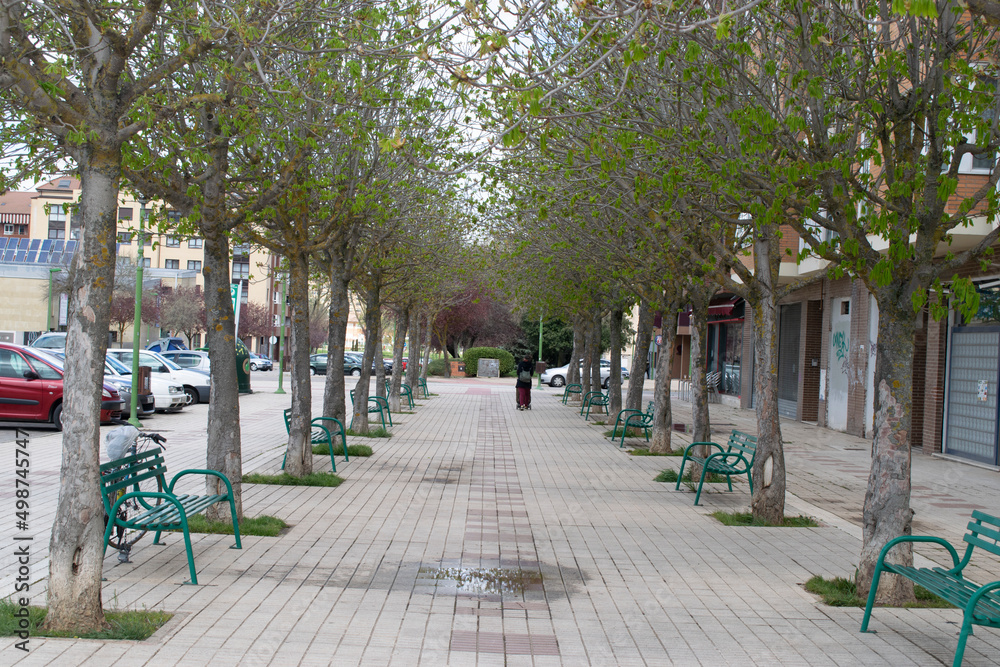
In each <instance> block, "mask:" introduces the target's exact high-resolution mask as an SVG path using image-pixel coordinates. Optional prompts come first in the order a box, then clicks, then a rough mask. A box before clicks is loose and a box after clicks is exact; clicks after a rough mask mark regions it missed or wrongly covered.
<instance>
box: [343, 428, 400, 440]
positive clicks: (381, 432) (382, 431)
mask: <svg viewBox="0 0 1000 667" xmlns="http://www.w3.org/2000/svg"><path fill="white" fill-rule="evenodd" d="M346 433H347V435H350V436H354V437H356V438H391V437H392V433H389V430H388V429H386V428H383V427H381V426H379V427H378V428H371V429H368V432H367V433H362V432H361V431H355V430H354V429H353V428H349V429H347V431H346Z"/></svg>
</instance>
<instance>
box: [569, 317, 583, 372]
mask: <svg viewBox="0 0 1000 667" xmlns="http://www.w3.org/2000/svg"><path fill="white" fill-rule="evenodd" d="M586 353H587V350H586V344H585V339H584V337H583V328H582V325H581V324H580V320H579V319H574V320H573V351H572V352H571V353H570V357H569V367H568V369H567V370H566V383H567V384H583V378H582V377H581V376H580V361H581V359H582V358H583V357H584V355H586Z"/></svg>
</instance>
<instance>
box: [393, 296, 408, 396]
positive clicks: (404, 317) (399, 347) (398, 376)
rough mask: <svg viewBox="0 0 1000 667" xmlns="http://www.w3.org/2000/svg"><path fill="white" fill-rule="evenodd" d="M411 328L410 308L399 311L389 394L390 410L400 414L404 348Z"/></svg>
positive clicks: (397, 311)
mask: <svg viewBox="0 0 1000 667" xmlns="http://www.w3.org/2000/svg"><path fill="white" fill-rule="evenodd" d="M409 328H410V307H409V306H405V307H402V308H399V309H397V310H396V339H395V341H393V347H392V381H391V385H392V391H390V392H389V409H390V410H392V411H393V412H399V388H400V385H402V384H403V348H404V347H405V345H406V332H407V330H408V329H409ZM411 387H412V385H411Z"/></svg>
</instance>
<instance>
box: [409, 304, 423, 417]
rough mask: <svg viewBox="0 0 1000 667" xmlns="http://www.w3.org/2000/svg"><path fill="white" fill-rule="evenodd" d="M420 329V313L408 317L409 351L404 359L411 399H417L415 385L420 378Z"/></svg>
mask: <svg viewBox="0 0 1000 667" xmlns="http://www.w3.org/2000/svg"><path fill="white" fill-rule="evenodd" d="M420 336H421V329H420V313H419V312H415V313H413V315H412V316H411V317H410V351H409V353H407V355H406V358H407V362H406V384H408V385H410V391H412V392H413V398H414V399H416V398H417V384H418V382H419V377H420V357H421V354H422V353H421V339H420Z"/></svg>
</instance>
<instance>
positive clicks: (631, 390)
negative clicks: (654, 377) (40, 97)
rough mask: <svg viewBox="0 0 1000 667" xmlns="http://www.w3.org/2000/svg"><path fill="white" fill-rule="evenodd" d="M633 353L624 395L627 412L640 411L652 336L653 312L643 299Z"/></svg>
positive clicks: (640, 305) (640, 304)
mask: <svg viewBox="0 0 1000 667" xmlns="http://www.w3.org/2000/svg"><path fill="white" fill-rule="evenodd" d="M636 329H638V331H636V332H635V352H634V353H633V354H632V370H631V373H630V375H629V381H628V393H627V394H626V395H625V407H626V408H628V409H629V410H642V409H644V408H645V406H643V405H642V386H643V383H644V381H645V379H646V360H647V358H648V357H649V340H650V337H651V336H652V335H653V311H652V310H650V308H649V302H648V301H646V300H645V299H643V300H642V301H641V302H640V303H639V321H638V322H637V324H636Z"/></svg>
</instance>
